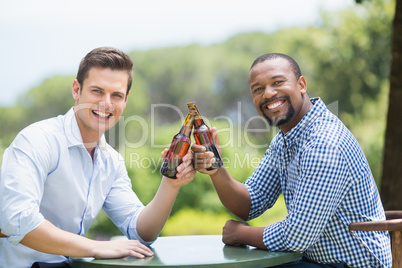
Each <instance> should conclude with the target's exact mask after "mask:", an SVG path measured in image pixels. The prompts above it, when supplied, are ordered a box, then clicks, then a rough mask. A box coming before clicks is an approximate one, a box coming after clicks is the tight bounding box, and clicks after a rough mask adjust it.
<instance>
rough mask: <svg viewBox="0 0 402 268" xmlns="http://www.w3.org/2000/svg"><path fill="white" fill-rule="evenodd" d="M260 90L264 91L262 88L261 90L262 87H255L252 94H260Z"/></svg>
mask: <svg viewBox="0 0 402 268" xmlns="http://www.w3.org/2000/svg"><path fill="white" fill-rule="evenodd" d="M262 90H264V88H262V87H257V88H255V89H254V90H253V92H254V93H257V92H260V91H262Z"/></svg>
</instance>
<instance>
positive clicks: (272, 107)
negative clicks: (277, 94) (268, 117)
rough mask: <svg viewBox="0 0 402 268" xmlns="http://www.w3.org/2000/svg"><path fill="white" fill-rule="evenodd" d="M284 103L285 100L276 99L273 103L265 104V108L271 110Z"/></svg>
mask: <svg viewBox="0 0 402 268" xmlns="http://www.w3.org/2000/svg"><path fill="white" fill-rule="evenodd" d="M284 103H285V100H278V101H275V102H273V103H269V104H267V105H266V108H267V109H268V110H272V109H275V108H276V107H279V106H281V105H282V104H284Z"/></svg>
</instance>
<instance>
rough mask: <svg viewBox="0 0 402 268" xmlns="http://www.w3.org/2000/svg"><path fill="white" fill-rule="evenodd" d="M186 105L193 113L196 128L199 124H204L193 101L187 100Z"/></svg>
mask: <svg viewBox="0 0 402 268" xmlns="http://www.w3.org/2000/svg"><path fill="white" fill-rule="evenodd" d="M187 106H188V109H189V111H193V112H194V113H195V118H194V127H195V128H197V127H199V126H201V125H205V123H204V120H203V119H202V116H201V114H200V112H199V111H198V109H197V106H195V102H189V103H187Z"/></svg>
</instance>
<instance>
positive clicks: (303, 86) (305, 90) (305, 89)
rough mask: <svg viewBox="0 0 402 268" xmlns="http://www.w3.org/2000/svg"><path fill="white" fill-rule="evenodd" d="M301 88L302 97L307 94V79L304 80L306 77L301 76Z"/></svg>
mask: <svg viewBox="0 0 402 268" xmlns="http://www.w3.org/2000/svg"><path fill="white" fill-rule="evenodd" d="M297 83H298V85H299V88H300V93H301V94H302V95H304V94H306V93H307V83H306V79H305V78H304V76H300V78H299V80H298V81H297Z"/></svg>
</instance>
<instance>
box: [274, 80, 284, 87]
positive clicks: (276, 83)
mask: <svg viewBox="0 0 402 268" xmlns="http://www.w3.org/2000/svg"><path fill="white" fill-rule="evenodd" d="M282 83H283V81H275V82H274V85H277V86H278V85H281V84H282Z"/></svg>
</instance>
